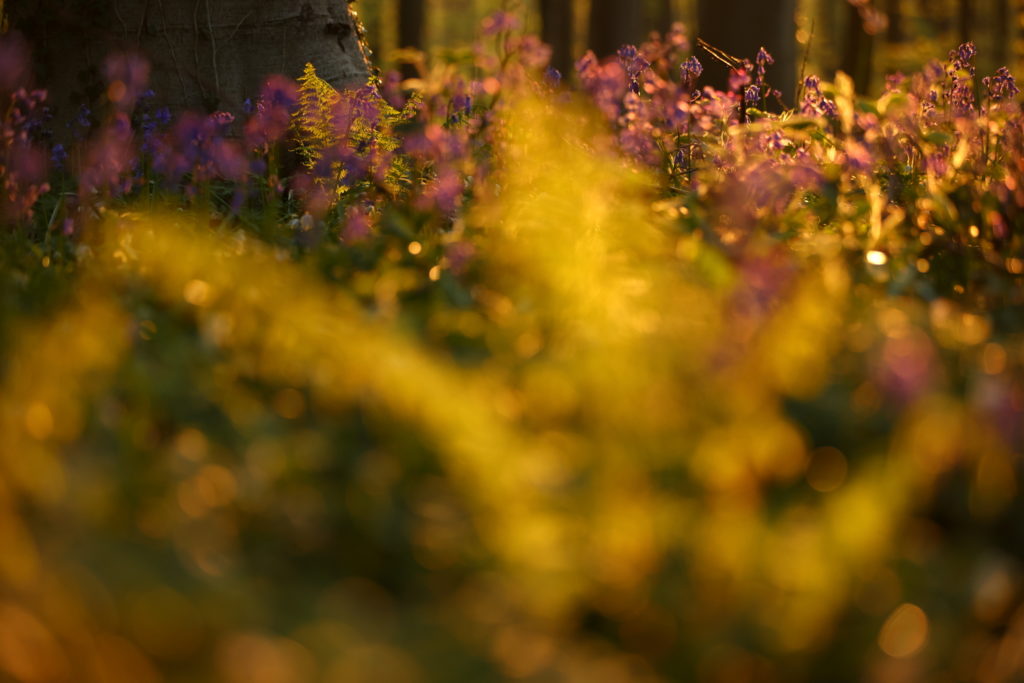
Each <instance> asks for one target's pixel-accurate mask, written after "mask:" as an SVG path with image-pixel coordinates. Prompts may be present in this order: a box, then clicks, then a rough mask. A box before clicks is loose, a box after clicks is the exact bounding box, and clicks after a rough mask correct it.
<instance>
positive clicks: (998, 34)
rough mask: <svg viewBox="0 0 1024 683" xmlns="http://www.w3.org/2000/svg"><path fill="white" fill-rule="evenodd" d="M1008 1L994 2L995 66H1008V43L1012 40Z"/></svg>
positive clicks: (998, 0)
mask: <svg viewBox="0 0 1024 683" xmlns="http://www.w3.org/2000/svg"><path fill="white" fill-rule="evenodd" d="M1010 21H1011V18H1010V0H996V23H995V41H994V42H995V51H994V53H993V58H994V59H995V60H996V66H997V67H1000V66H1009V61H1010V59H1009V57H1010V50H1009V45H1008V44H1009V43H1010V41H1012V40H1013V28H1012V27H1011V26H1012V25H1011V24H1010Z"/></svg>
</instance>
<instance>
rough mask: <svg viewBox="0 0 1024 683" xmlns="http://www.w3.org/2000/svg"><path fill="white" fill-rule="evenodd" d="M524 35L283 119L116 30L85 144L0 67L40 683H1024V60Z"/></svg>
mask: <svg viewBox="0 0 1024 683" xmlns="http://www.w3.org/2000/svg"><path fill="white" fill-rule="evenodd" d="M485 28H486V30H485V34H486V35H485V38H484V40H485V41H486V42H484V43H481V45H479V46H477V48H476V52H475V54H474V56H473V60H474V63H473V65H472V66H473V68H472V69H470V70H468V71H467V70H461V71H460V70H459V69H458V68H457V67H456V66H455V65H451V64H437V65H435V66H433V67H432V70H431V71H429V72H427V73H424V74H423V78H422V79H417V80H416V81H414V82H412V83H406V84H405V85H406V86H416V87H415V90H416V92H415V93H414V94H411V95H410V93H409V92H408V88H403V87H402V84H401V83H399V82H398V81H397V80H396V79H395V78H394V77H385V78H384V79H383V80H382V81H381V82H379V83H374V84H371V85H369V86H367V88H365V89H362V90H359V91H355V92H351V93H335V92H333V91H331V90H330V89H329V87H327V86H326V84H324V83H323V82H322V81H320V80H319V79H318V78H317V77H316V74H315V70H314V69H313V68H312V67H310V69H309V70H308V71H307V73H306V75H305V77H304V78H303V79H302V81H301V82H300V83H298V84H296V83H292V82H289V81H287V80H286V79H273V80H271V81H270V82H269V83H268V85H267V87H266V88H265V89H264V92H263V93H262V96H261V97H260V98H259V99H258V100H257V101H256V102H255V103H253V104H252V106H251V111H250V112H249V113H248V119H247V120H246V121H236V120H235V119H234V117H232V116H231V115H227V114H223V113H221V114H212V115H208V116H205V117H203V116H198V115H189V116H183V117H180V118H179V119H177V120H172V119H171V118H170V117H169V116H167V115H166V113H165V112H161V111H160V110H159V109H157V108H155V107H154V106H152V105H151V104H149V103H150V101H152V100H153V98H152V96H151V95H150V94H148V93H146V92H145V90H144V84H143V83H140V80H142V79H141V76H140V74H141V75H144V70H142V69H140V68H138V66H137V65H136V64H135V63H134V62H133V61H132V60H131V58H128V57H115V58H112V61H111V63H110V69H108V71H109V74H108V77H109V80H110V81H111V83H110V86H109V87H108V90H107V95H105V97H106V99H107V101H106V102H100V103H98V104H97V106H96V107H95V109H96V111H99V112H100V113H99V114H93V113H92V111H91V109H90V110H89V111H88V112H85V111H84V110H83V112H82V113H81V116H80V117H79V119H78V120H73V121H71V122H70V123H69V124H68V131H67V133H68V135H70V137H71V138H77V142H69V143H68V145H69V148H68V150H67V151H65V150H64V147H63V146H61V147H60V149H57V146H56V145H54V144H52V142H51V140H50V138H49V137H48V135H47V133H46V131H45V120H46V117H45V114H44V113H43V112H39V113H38V117H36V118H33V117H34V116H36V115H35V114H32V113H31V112H34V111H36V110H37V109H40V108H41V107H42V103H43V102H44V99H43V97H42V96H41V95H35V94H32V92H31V91H28V90H22V89H21V88H22V87H23V85H24V81H25V79H26V77H25V76H23V75H17V74H16V75H15V76H12V77H11V79H10V83H8V82H7V81H6V80H0V96H3V97H5V98H9V101H10V106H9V108H8V109H7V112H8V113H7V115H6V118H5V119H4V120H3V121H2V124H3V126H4V129H3V130H4V131H5V133H4V137H3V138H2V140H0V145H5V146H3V147H0V150H2V151H3V153H4V154H5V155H6V156H4V157H3V163H4V166H3V169H2V170H0V177H2V178H3V179H4V182H5V183H7V184H5V185H4V188H5V192H7V193H8V194H7V195H5V197H6V198H5V199H4V200H3V201H2V202H0V208H3V209H4V211H5V212H6V213H5V214H4V219H5V220H7V221H8V222H9V224H10V227H9V228H8V229H7V232H5V233H4V235H3V236H2V240H3V245H4V250H3V252H2V254H0V264H2V268H0V276H2V278H3V279H2V282H3V297H4V298H3V302H2V303H3V306H2V308H0V348H3V350H4V355H5V359H6V362H5V366H4V374H3V376H2V384H0V435H2V436H0V439H2V441H0V542H2V544H3V545H2V549H3V552H2V553H0V671H2V672H3V674H2V675H3V676H6V677H7V678H9V679H11V680H17V681H89V682H91V681H97V682H98V681H124V682H125V683H128V682H132V683H136V682H143V683H148V682H150V681H183V682H184V681H189V682H192V681H226V682H228V683H236V682H237V683H243V682H245V683H250V682H253V681H255V682H258V683H262V682H266V683H290V682H296V683H298V682H305V681H324V682H327V683H341V682H349V681H367V682H369V681H374V682H376V681H395V682H406V681H408V682H416V681H430V680H438V681H460V680H466V681H478V680H506V679H515V680H532V681H551V680H559V681H561V680H566V681H586V682H590V681H609V682H611V681H623V682H625V681H630V682H632V681H671V680H697V681H709V682H717V681H722V682H726V681H728V682H733V681H800V680H805V681H818V680H834V681H846V680H849V681H854V680H858V681H859V680H877V681H896V680H901V681H905V680H914V681H937V680H949V681H958V680H972V681H973V680H981V681H1010V680H1016V678H1019V677H1020V676H1021V675H1022V673H1024V670H1022V661H1024V660H1022V651H1021V647H1022V641H1021V639H1020V631H1021V629H1022V628H1024V611H1022V610H1021V608H1020V605H1021V588H1022V585H1024V583H1022V579H1024V573H1022V566H1021V562H1022V559H1024V558H1022V557H1021V552H1020V548H1021V545H1020V541H1021V537H1020V529H1021V526H1020V524H1019V520H1020V515H1021V513H1022V506H1021V502H1020V498H1019V495H1018V476H1019V475H1018V473H1019V471H1020V458H1019V455H1020V452H1021V446H1022V433H1021V428H1020V424H1021V413H1022V411H1024V392H1022V383H1021V382H1022V380H1021V372H1022V370H1021V366H1022V363H1024V336H1022V334H1024V319H1022V317H1021V306H1022V305H1024V291H1022V281H1021V276H1022V273H1024V260H1022V259H1024V249H1022V243H1021V236H1020V235H1021V233H1020V229H1021V221H1022V218H1021V207H1022V206H1024V195H1022V194H1021V192H1024V189H1022V185H1021V183H1022V182H1024V178H1022V174H1024V149H1022V144H1024V135H1022V134H1021V133H1022V130H1021V125H1022V124H1021V119H1020V115H1019V114H1020V111H1019V107H1018V104H1017V102H1016V96H1017V94H1018V93H1017V91H1016V85H1015V84H1014V82H1013V80H1012V77H1011V76H1010V75H1009V73H1008V72H1005V71H1000V72H999V73H997V74H996V75H994V76H993V77H991V78H989V79H987V80H985V81H983V82H982V85H983V86H984V89H983V90H982V92H983V95H982V97H981V98H980V100H978V99H976V93H977V91H978V90H979V88H978V84H977V83H975V80H974V78H975V75H974V73H973V67H972V66H971V64H972V59H973V47H972V46H963V47H962V48H961V49H959V50H958V51H956V52H954V53H953V54H951V55H950V58H949V60H948V62H947V63H946V64H945V65H942V64H939V63H936V64H934V65H932V67H930V68H929V69H928V70H926V71H925V72H924V73H921V74H916V75H914V76H911V77H909V78H904V79H898V78H894V79H892V80H891V82H890V84H889V87H888V89H887V90H886V92H885V93H884V94H883V95H882V96H881V97H880V98H879V99H877V100H873V101H867V100H857V99H855V98H854V96H853V88H852V84H851V83H850V82H849V79H848V78H846V77H844V76H842V75H840V77H839V78H837V79H836V82H835V83H834V84H828V83H823V82H821V81H820V80H819V79H817V78H814V77H811V78H808V79H807V81H806V83H805V84H804V89H803V92H802V95H801V101H800V102H799V103H797V106H796V107H794V108H789V109H786V110H784V111H783V112H782V113H773V110H775V109H778V106H777V101H775V99H773V98H775V95H774V93H773V91H772V88H771V86H770V83H769V81H768V74H767V73H766V68H767V66H768V65H769V64H770V56H768V55H766V54H765V55H758V57H757V59H756V60H755V64H747V65H745V66H742V65H741V66H740V67H737V70H736V73H734V79H733V80H734V88H733V90H732V91H730V92H718V91H714V90H711V89H709V88H705V89H703V90H701V89H700V88H699V87H698V80H699V78H700V74H701V66H700V63H699V61H698V60H697V59H696V58H695V57H694V56H692V55H691V54H690V52H689V43H688V40H687V37H686V36H685V34H684V32H683V30H682V28H681V27H677V28H676V29H675V30H674V31H673V32H671V33H670V34H669V35H667V36H666V37H665V38H664V40H658V41H653V42H651V43H649V44H646V45H643V46H640V47H638V48H625V49H623V50H622V51H621V52H620V54H619V56H618V58H617V59H615V60H612V61H608V62H605V63H599V62H598V61H597V60H596V59H594V58H593V56H592V55H588V56H586V57H584V58H583V59H582V60H581V61H580V63H579V65H578V66H579V69H578V71H579V73H578V74H577V76H578V79H579V85H580V87H579V89H578V91H576V90H573V89H569V88H566V87H563V86H562V85H560V84H559V75H558V74H554V73H551V72H548V73H547V74H543V73H542V70H543V68H544V66H545V64H546V60H547V51H546V48H544V46H542V45H541V44H539V43H538V42H537V41H535V40H534V39H532V38H530V37H524V36H521V35H519V34H517V33H516V31H515V28H514V23H513V22H512V21H511V20H510V18H509V17H507V16H499V17H496V18H492V19H491V20H490V21H489V22H488V24H487V26H486V27H485ZM0 46H2V49H0V62H3V63H8V62H9V63H11V64H24V63H25V62H24V52H23V47H22V46H19V45H17V44H16V43H13V42H4V43H2V44H0ZM4 60H8V62H4ZM16 60H22V61H16ZM3 73H4V74H8V73H14V72H13V71H4V72H3ZM3 78H7V76H4V77H3ZM116 83H119V84H120V86H116V85H115V84H116ZM5 88H6V89H5ZM128 93H133V94H132V95H131V97H130V98H129V99H131V100H132V106H128V105H127V104H125V103H126V102H127V100H126V99H125V98H126V97H128V95H127V94H128ZM115 96H117V97H115ZM135 100H137V101H138V104H137V106H135ZM104 107H105V108H104ZM37 119H38V120H39V121H42V122H43V123H42V124H38V125H37V124H35V123H31V122H32V121H36V120H37ZM6 131H11V133H10V134H9V135H8V134H7V132H6ZM62 144H63V143H62ZM48 145H49V149H50V157H51V163H52V164H53V167H54V168H53V169H52V171H53V172H52V173H51V178H50V179H49V180H47V178H46V176H45V173H43V174H42V175H40V174H39V173H36V172H35V170H33V169H35V167H34V166H32V165H31V164H28V165H27V166H26V164H27V163H28V162H26V161H25V160H26V159H27V160H32V159H35V158H37V157H39V155H42V156H43V158H44V160H43V161H41V162H40V163H39V164H38V166H39V168H42V169H44V170H45V168H46V164H45V156H46V154H45V152H42V151H41V150H44V149H46V148H47V146H48ZM19 164H21V165H19ZM19 169H28V170H19ZM44 182H50V183H51V184H52V186H53V188H54V189H53V190H50V189H49V188H48V187H47V186H46V185H44V184H43V183H44ZM30 211H31V212H32V213H33V214H34V216H35V217H34V219H31V220H30V219H29V212H30Z"/></svg>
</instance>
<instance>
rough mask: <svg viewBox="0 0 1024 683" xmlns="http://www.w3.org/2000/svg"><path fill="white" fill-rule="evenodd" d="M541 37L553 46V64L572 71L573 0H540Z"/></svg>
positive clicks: (567, 74) (560, 70)
mask: <svg viewBox="0 0 1024 683" xmlns="http://www.w3.org/2000/svg"><path fill="white" fill-rule="evenodd" d="M540 21H541V29H540V37H541V40H543V41H544V42H545V43H547V44H548V45H550V46H551V66H553V67H554V68H556V69H558V71H559V72H561V73H562V75H563V76H569V75H570V74H571V73H572V65H573V54H572V26H573V13H572V0H540Z"/></svg>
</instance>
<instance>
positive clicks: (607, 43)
mask: <svg viewBox="0 0 1024 683" xmlns="http://www.w3.org/2000/svg"><path fill="white" fill-rule="evenodd" d="M642 39H643V3H642V2H639V1H638V0H592V1H591V3H590V40H589V42H590V49H591V50H593V51H594V52H595V53H596V54H597V56H598V57H607V56H608V55H613V54H615V53H616V52H617V51H618V49H619V48H620V47H622V46H623V45H626V44H632V45H636V44H637V43H639V42H640V41H641V40H642Z"/></svg>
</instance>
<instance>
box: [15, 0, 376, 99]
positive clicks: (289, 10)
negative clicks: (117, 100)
mask: <svg viewBox="0 0 1024 683" xmlns="http://www.w3.org/2000/svg"><path fill="white" fill-rule="evenodd" d="M9 4H10V5H11V6H12V15H13V16H12V18H13V19H14V23H15V26H16V28H18V29H20V30H21V31H22V32H23V33H25V34H26V36H27V37H28V39H29V40H30V42H32V43H33V45H34V50H35V52H36V57H37V62H38V65H39V70H40V71H41V72H42V73H41V79H42V80H43V83H44V84H46V85H47V86H49V87H50V89H51V91H52V92H54V93H55V94H57V95H58V96H59V97H60V96H65V95H68V96H69V97H71V98H72V99H74V95H73V94H77V97H78V99H82V100H84V101H88V100H90V99H92V98H94V97H95V94H96V93H94V92H90V89H95V88H96V87H97V84H99V87H102V84H101V79H100V78H99V76H100V70H101V68H102V64H103V60H104V58H105V57H106V55H107V54H108V53H110V52H111V51H115V50H138V51H139V52H141V53H142V54H144V55H145V56H146V57H147V58H148V60H149V61H150V63H151V65H152V71H151V77H150V83H151V87H152V89H153V90H154V91H155V92H156V94H157V99H158V100H159V101H160V102H161V103H164V104H167V105H168V106H170V107H171V108H172V109H173V110H175V111H181V110H185V109H192V110H198V111H214V110H223V111H232V112H238V111H239V110H240V109H241V108H242V103H243V101H244V100H245V99H246V98H250V97H252V98H254V97H255V96H256V95H257V94H258V93H259V90H260V86H261V85H262V83H263V81H264V80H265V79H266V77H267V76H268V75H270V74H275V73H281V74H285V75H288V76H291V77H297V76H299V75H300V74H301V73H302V69H303V67H304V65H305V64H306V62H312V63H313V64H314V66H316V69H317V73H318V74H319V75H320V76H321V77H322V78H323V79H324V80H326V81H328V82H329V83H331V84H332V85H334V86H335V87H339V88H341V87H351V86H357V85H361V84H363V83H365V82H366V80H367V78H368V67H367V64H366V60H365V57H364V55H363V53H362V49H361V47H360V44H359V41H358V38H357V35H356V31H355V27H354V25H353V22H352V19H351V16H350V13H349V8H348V2H347V0H273V1H269V0H36V1H35V2H33V1H32V0H13V2H12V3H9Z"/></svg>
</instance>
